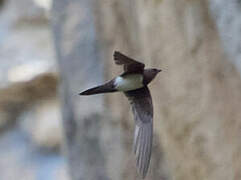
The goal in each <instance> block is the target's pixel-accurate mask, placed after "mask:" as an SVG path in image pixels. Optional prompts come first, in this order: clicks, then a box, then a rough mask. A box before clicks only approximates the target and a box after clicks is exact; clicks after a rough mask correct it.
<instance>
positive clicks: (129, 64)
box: [113, 51, 145, 73]
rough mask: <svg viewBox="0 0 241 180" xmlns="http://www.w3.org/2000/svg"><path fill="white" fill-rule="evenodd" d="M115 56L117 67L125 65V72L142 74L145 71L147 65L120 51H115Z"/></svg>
mask: <svg viewBox="0 0 241 180" xmlns="http://www.w3.org/2000/svg"><path fill="white" fill-rule="evenodd" d="M113 56H114V61H115V63H116V64H117V65H124V71H125V72H128V73H142V72H143V70H144V67H145V64H143V63H141V62H138V61H136V60H134V59H131V58H129V57H127V56H126V55H124V54H122V53H120V52H118V51H115V52H114V55H113Z"/></svg>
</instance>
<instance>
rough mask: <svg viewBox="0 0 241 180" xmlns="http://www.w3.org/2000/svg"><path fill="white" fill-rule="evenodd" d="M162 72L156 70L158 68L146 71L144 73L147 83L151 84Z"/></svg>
mask: <svg viewBox="0 0 241 180" xmlns="http://www.w3.org/2000/svg"><path fill="white" fill-rule="evenodd" d="M161 71H162V70H161V69H156V68H151V69H145V71H144V79H145V83H146V84H149V83H150V82H151V81H152V80H153V79H154V78H155V77H156V75H157V74H158V73H159V72H161Z"/></svg>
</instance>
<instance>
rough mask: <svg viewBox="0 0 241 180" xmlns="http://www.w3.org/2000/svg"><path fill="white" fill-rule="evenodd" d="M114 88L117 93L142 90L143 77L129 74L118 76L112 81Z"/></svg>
mask: <svg viewBox="0 0 241 180" xmlns="http://www.w3.org/2000/svg"><path fill="white" fill-rule="evenodd" d="M114 84H115V88H116V89H117V90H118V91H131V90H135V89H139V88H142V87H143V86H144V85H143V75H142V74H130V75H125V76H118V77H116V78H115V80H114Z"/></svg>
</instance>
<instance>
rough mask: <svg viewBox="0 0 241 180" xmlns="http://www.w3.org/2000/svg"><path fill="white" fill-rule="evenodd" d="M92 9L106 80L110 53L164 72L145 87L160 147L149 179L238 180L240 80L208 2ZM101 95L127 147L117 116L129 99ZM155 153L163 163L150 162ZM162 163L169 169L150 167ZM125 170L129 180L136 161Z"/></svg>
mask: <svg viewBox="0 0 241 180" xmlns="http://www.w3.org/2000/svg"><path fill="white" fill-rule="evenodd" d="M98 7H99V8H98ZM98 7H97V9H98V10H99V11H98V12H97V14H98V16H97V19H98V21H97V22H98V24H99V30H100V31H99V32H100V36H101V38H102V45H104V47H103V49H104V51H105V59H106V60H107V62H106V64H107V65H108V69H109V70H110V71H111V72H108V73H107V77H108V78H110V77H112V76H113V74H116V72H118V70H116V69H117V68H118V67H116V66H115V65H114V63H113V62H112V60H111V59H112V53H113V50H116V49H118V50H120V51H123V52H125V53H127V54H129V55H132V56H133V57H136V59H139V60H140V61H143V62H145V63H146V65H147V66H155V67H158V68H161V69H163V72H162V73H160V75H159V76H158V78H156V79H155V81H154V82H153V83H152V84H151V85H150V88H151V92H152V96H153V99H154V110H155V119H154V125H155V134H156V137H155V138H156V140H157V141H159V144H161V147H158V146H156V147H155V145H154V154H153V157H152V162H151V164H152V165H151V168H150V173H149V175H148V177H147V179H161V177H162V178H163V179H165V177H168V179H177V180H193V179H196V180H198V179H200V180H201V179H210V180H213V179H223V180H225V179H240V178H241V177H240V167H241V164H240V161H239V160H238V159H240V157H241V156H240V155H239V151H240V148H241V144H240V140H239V139H240V138H239V137H240V135H241V131H240V127H241V121H240V118H241V113H240V111H239V106H240V105H239V104H240V100H241V93H240V88H241V82H240V76H239V73H238V72H237V70H236V69H235V67H234V66H233V64H231V63H230V62H229V61H227V59H228V58H227V57H226V55H225V54H224V52H223V48H222V45H221V43H220V39H219V36H218V32H217V29H216V27H215V25H214V22H213V21H212V18H211V16H210V13H209V11H208V2H207V1H202V0H195V1H187V0H179V1H175V0H168V1H156V0H155V1H154V0H153V1H132V2H127V1H125V2H123V1H115V0H113V1H111V2H110V1H108V5H107V3H102V2H100V3H98ZM114 72H115V73H114ZM107 98H108V101H107V102H108V103H107V104H108V108H110V109H111V110H112V112H113V118H116V119H117V117H118V118H119V119H121V120H122V121H121V124H122V128H123V129H124V131H127V132H129V133H127V134H128V136H127V137H125V138H124V141H125V142H127V146H128V147H129V146H130V145H131V138H130V137H129V134H131V133H130V132H131V130H130V129H132V128H130V127H132V125H131V120H132V116H129V115H127V113H123V112H128V111H129V110H128V109H129V106H128V105H127V103H128V102H127V100H126V99H125V98H124V97H123V96H121V95H120V96H118V97H116V96H111V95H109V96H108V97H107ZM120 107H122V108H121V110H119V109H120ZM155 148H159V150H158V151H160V149H161V150H162V152H163V155H164V161H163V159H161V161H159V162H155V161H156V160H157V159H158V158H159V155H160V152H158V153H159V154H155ZM130 149H131V148H127V149H125V152H126V153H129V152H130ZM127 157H128V156H127ZM128 158H129V157H128ZM126 162H128V161H127V160H126ZM162 163H164V164H165V165H164V166H165V168H166V169H168V171H166V170H165V169H164V170H162V169H161V168H156V167H161V164H162ZM154 164H155V166H153V165H154ZM124 166H125V167H126V168H124V169H123V171H124V174H127V176H128V177H132V176H133V174H135V173H134V172H133V168H132V167H134V164H133V163H127V164H125V165H124ZM130 169H131V170H130ZM129 171H130V172H129ZM162 171H164V175H163V174H162ZM124 177H125V176H124ZM131 179H132V178H131Z"/></svg>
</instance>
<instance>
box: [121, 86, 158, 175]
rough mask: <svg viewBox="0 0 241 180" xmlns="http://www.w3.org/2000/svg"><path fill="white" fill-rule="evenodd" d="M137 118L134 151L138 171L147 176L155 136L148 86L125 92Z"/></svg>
mask: <svg viewBox="0 0 241 180" xmlns="http://www.w3.org/2000/svg"><path fill="white" fill-rule="evenodd" d="M125 95H126V96H127V97H128V99H129V101H130V103H131V106H132V111H133V114H134V118H135V136H134V144H133V145H134V146H133V147H134V152H135V155H136V166H137V170H138V173H139V174H140V175H141V176H142V178H145V176H146V174H147V171H148V167H149V164H150V158H151V149H152V136H153V106H152V99H151V94H150V91H149V89H148V87H147V86H145V87H143V88H141V89H137V90H133V91H127V92H125Z"/></svg>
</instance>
